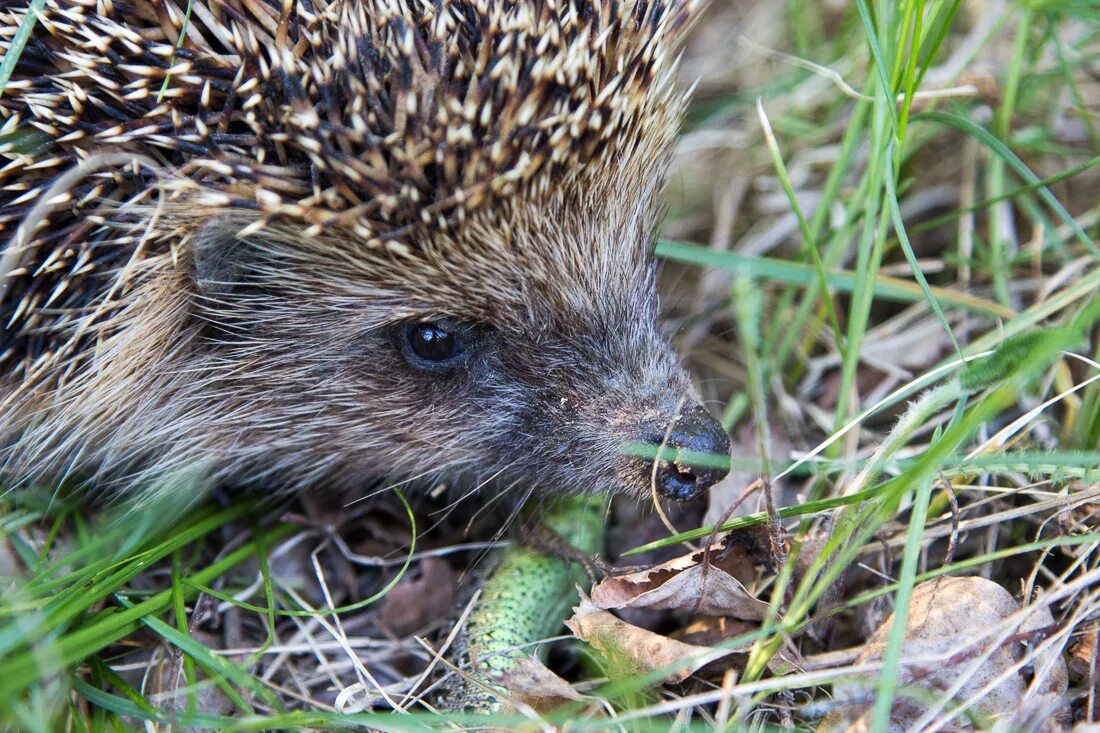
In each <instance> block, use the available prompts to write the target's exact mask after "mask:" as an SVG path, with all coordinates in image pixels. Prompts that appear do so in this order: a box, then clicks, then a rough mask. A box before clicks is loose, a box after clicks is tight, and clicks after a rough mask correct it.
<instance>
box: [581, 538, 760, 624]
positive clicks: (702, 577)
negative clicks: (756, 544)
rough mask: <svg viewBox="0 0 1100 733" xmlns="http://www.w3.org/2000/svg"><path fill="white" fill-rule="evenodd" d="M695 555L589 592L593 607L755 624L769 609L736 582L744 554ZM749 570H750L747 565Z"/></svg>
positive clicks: (613, 580)
mask: <svg viewBox="0 0 1100 733" xmlns="http://www.w3.org/2000/svg"><path fill="white" fill-rule="evenodd" d="M704 556H705V554H704V553H703V552H693V553H690V554H687V555H683V556H681V557H678V558H675V559H673V560H669V561H668V562H666V563H662V564H660V565H657V566H654V567H652V568H649V569H647V570H642V571H639V572H636V573H628V574H626V575H616V576H613V577H610V578H605V579H604V580H602V581H600V582H599V583H597V584H596V585H595V586H593V588H592V603H594V604H595V605H596V606H597V607H599V608H603V609H609V608H659V609H666V610H674V611H686V612H688V613H695V614H700V615H703V616H733V617H734V618H739V619H744V620H748V621H759V620H761V619H763V618H764V615H765V614H766V613H767V610H768V604H767V603H764V602H763V601H760V600H757V599H756V598H755V597H753V595H752V594H751V593H749V591H748V589H747V588H745V586H744V585H743V584H742V583H741V581H740V580H738V579H737V578H736V577H735V574H743V573H744V570H743V568H744V565H745V557H746V556H745V553H744V551H743V550H742V548H740V547H737V546H734V547H733V548H731V549H730V550H729V551H728V552H725V553H721V552H716V551H712V552H711V553H710V561H709V562H703V558H704ZM750 567H751V564H750Z"/></svg>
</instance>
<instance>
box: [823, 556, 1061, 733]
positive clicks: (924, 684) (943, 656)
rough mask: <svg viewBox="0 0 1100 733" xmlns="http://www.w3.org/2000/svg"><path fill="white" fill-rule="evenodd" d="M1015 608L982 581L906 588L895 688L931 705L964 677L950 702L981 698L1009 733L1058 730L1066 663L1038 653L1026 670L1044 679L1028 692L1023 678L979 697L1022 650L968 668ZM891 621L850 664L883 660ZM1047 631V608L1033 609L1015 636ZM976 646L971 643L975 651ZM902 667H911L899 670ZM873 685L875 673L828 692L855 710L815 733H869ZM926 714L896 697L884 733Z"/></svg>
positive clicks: (1004, 651) (1005, 647)
mask: <svg viewBox="0 0 1100 733" xmlns="http://www.w3.org/2000/svg"><path fill="white" fill-rule="evenodd" d="M1019 608H1020V606H1019V604H1018V603H1017V602H1016V600H1015V599H1014V598H1013V597H1012V595H1011V594H1010V593H1009V592H1008V591H1006V590H1005V589H1004V588H1002V587H1001V586H999V585H997V584H996V583H994V582H992V581H990V580H986V579H984V578H977V577H964V578H951V577H948V578H939V579H937V580H931V581H928V582H926V583H921V584H920V585H918V586H916V587H915V588H913V593H912V596H911V598H910V603H909V616H908V620H907V623H906V628H905V637H906V640H905V644H904V647H903V651H902V657H903V661H902V667H901V672H900V674H899V678H898V683H899V686H900V688H910V689H912V688H921V689H923V690H925V691H927V692H928V694H929V695H930V696H931V697H932V698H933V699H934V698H936V697H937V696H938V695H942V694H943V691H944V690H947V689H949V688H951V686H952V685H954V684H955V683H956V682H958V681H959V679H960V675H963V674H965V675H966V681H965V684H963V686H962V687H961V688H960V689H959V691H958V693H957V694H956V695H955V699H956V700H970V699H971V698H973V697H974V696H976V695H980V696H981V697H980V699H979V700H978V701H977V702H976V703H975V705H974V707H975V708H976V709H977V710H978V711H980V712H981V713H982V714H984V715H988V716H990V717H992V718H994V719H995V720H999V721H1000V722H1001V724H1002V725H1006V726H1007V728H1008V729H1017V728H1019V729H1024V730H1036V731H1043V732H1047V731H1049V732H1053V731H1058V730H1062V729H1063V725H1062V722H1061V721H1060V720H1059V717H1060V716H1061V714H1062V713H1063V712H1065V711H1064V704H1063V702H1062V700H1061V697H1062V696H1063V695H1064V694H1065V691H1066V686H1067V675H1066V667H1065V662H1064V661H1062V659H1061V656H1060V655H1059V654H1058V652H1057V650H1053V651H1047V652H1044V653H1043V654H1040V655H1039V656H1038V657H1037V658H1036V659H1035V660H1034V664H1033V667H1034V668H1035V669H1036V671H1038V670H1040V669H1041V670H1044V672H1045V675H1044V677H1043V678H1042V679H1037V680H1036V682H1035V683H1033V684H1031V685H1030V687H1029V683H1028V680H1027V679H1025V677H1024V675H1022V674H1015V675H1010V676H1008V677H1007V678H1006V679H1004V680H1002V681H1001V682H1000V683H999V684H996V685H993V687H992V689H990V690H988V691H985V690H984V688H985V687H986V686H987V685H989V684H991V683H993V682H994V681H995V680H997V679H998V677H1000V676H1001V675H1002V674H1004V673H1005V672H1006V671H1007V670H1009V669H1010V668H1012V666H1013V665H1014V664H1016V662H1017V661H1019V660H1020V659H1021V657H1022V655H1023V653H1024V648H1023V645H1022V644H1019V643H1004V644H1001V645H999V646H998V647H997V648H995V649H993V650H992V652H991V653H990V654H989V656H988V658H986V659H985V661H984V663H982V664H980V665H977V666H975V661H976V660H977V659H979V658H981V657H982V656H983V655H984V654H985V653H986V652H987V651H988V649H987V646H988V644H990V643H991V642H992V641H994V640H992V639H986V640H985V641H981V639H982V637H983V635H984V634H985V633H986V632H988V631H990V630H991V629H994V628H996V627H998V626H999V625H1000V624H1001V623H1002V622H1003V621H1004V620H1005V619H1006V618H1008V617H1009V616H1011V615H1012V614H1014V613H1015V612H1016V611H1018V610H1019ZM893 618H894V617H893V615H891V616H890V618H888V619H887V620H886V621H885V622H884V623H883V624H882V625H881V626H879V628H878V630H876V631H875V633H874V634H873V635H872V636H871V638H870V639H869V640H868V641H867V643H866V644H865V645H864V647H863V650H862V651H861V652H860V654H859V657H858V658H857V660H856V664H857V666H858V664H859V663H861V662H873V661H876V660H879V659H881V658H882V655H883V654H884V653H885V650H886V646H887V643H888V637H889V635H890V627H891V625H892V624H893ZM1051 624H1053V619H1052V618H1051V615H1050V611H1049V610H1048V609H1047V608H1046V607H1038V608H1036V610H1035V611H1034V612H1033V613H1032V614H1031V616H1029V617H1028V618H1027V619H1026V620H1025V621H1024V622H1023V624H1021V626H1020V628H1019V630H1018V633H1019V634H1026V633H1027V632H1029V631H1036V630H1041V629H1043V628H1044V627H1047V626H1050V625H1051ZM975 640H978V642H977V643H976V644H975V643H974V641H975ZM906 660H913V661H910V662H909V663H906ZM1048 665H1049V666H1048ZM877 677H878V673H877V672H873V673H871V672H869V673H867V674H864V675H858V676H855V677H851V678H849V679H848V680H847V681H845V682H838V683H837V684H835V685H834V686H833V692H834V695H835V697H836V699H837V700H838V701H842V700H845V699H848V700H852V701H856V700H858V701H860V702H859V703H856V704H853V705H851V706H848V707H846V708H841V709H839V710H836V711H834V712H833V713H830V714H829V715H828V716H826V718H825V720H824V721H823V722H822V724H821V726H820V727H819V728H818V731H819V733H825V732H826V731H828V732H829V733H832V731H841V730H843V731H855V730H865V729H868V728H867V726H868V725H869V724H870V721H871V716H872V708H873V705H874V703H873V701H871V702H867V700H868V693H873V692H874V689H875V688H874V685H875V682H876V680H877ZM872 698H873V695H872ZM926 710H927V708H926V707H925V705H924V704H923V703H922V702H920V701H919V700H918V699H917V698H915V697H913V696H911V695H902V694H899V695H898V696H897V698H896V699H895V701H894V705H893V708H892V710H891V713H890V725H889V727H888V728H887V730H888V731H889V732H890V733H901V732H902V731H906V730H909V729H910V728H911V727H912V726H913V725H914V724H916V722H917V721H918V720H920V719H921V717H922V716H923V715H924V714H925V712H926ZM1036 714H1041V716H1042V721H1041V722H1040V723H1039V724H1038V725H1035V726H1032V725H1030V724H1028V725H1023V724H1022V719H1021V716H1023V717H1026V718H1028V720H1030V719H1031V718H1032V717H1034V716H1035V715H1036ZM1015 723H1020V725H1015ZM953 725H955V726H956V727H959V726H961V727H962V728H964V729H965V728H966V727H967V718H966V717H965V716H963V717H961V718H957V719H956V720H955V721H954V723H953Z"/></svg>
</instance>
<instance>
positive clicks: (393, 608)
mask: <svg viewBox="0 0 1100 733" xmlns="http://www.w3.org/2000/svg"><path fill="white" fill-rule="evenodd" d="M455 582H456V581H455V574H454V571H453V570H451V566H450V565H448V564H447V562H446V561H445V560H441V559H440V558H438V557H426V558H424V559H423V560H422V561H421V562H420V577H419V578H417V579H415V580H402V581H401V582H400V583H398V584H397V585H396V586H394V587H393V588H391V589H390V592H389V593H387V594H386V597H385V599H384V600H383V602H382V618H381V621H380V623H381V624H382V626H384V627H385V628H387V629H389V631H390V632H391V633H393V634H394V635H396V636H404V635H405V634H410V633H412V632H413V631H416V630H417V629H422V628H424V627H426V626H427V625H428V624H430V623H431V622H433V621H435V620H436V619H439V618H441V617H442V616H444V615H445V614H446V613H447V612H448V610H449V609H450V608H451V605H452V604H453V603H454V592H455Z"/></svg>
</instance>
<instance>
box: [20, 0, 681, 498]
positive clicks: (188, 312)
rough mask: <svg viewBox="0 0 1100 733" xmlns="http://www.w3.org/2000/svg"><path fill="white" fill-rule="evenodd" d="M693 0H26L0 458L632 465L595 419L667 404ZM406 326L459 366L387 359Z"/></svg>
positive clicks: (638, 422)
mask: <svg viewBox="0 0 1100 733" xmlns="http://www.w3.org/2000/svg"><path fill="white" fill-rule="evenodd" d="M701 1H702V0H282V2H276V1H275V0H208V1H206V2H203V1H200V0H196V2H194V3H188V4H184V3H180V2H177V0H157V1H156V2H153V1H151V0H130V1H129V2H123V1H122V0H46V3H45V7H44V9H43V10H42V12H41V13H39V14H38V16H37V27H36V28H35V30H34V33H33V34H32V36H31V38H30V40H29V42H28V43H27V45H26V47H25V49H24V50H23V53H22V56H21V57H20V59H19V63H18V64H17V66H16V68H15V71H14V73H13V76H12V78H11V80H10V82H9V83H8V85H7V87H6V88H5V90H4V95H3V96H2V97H0V116H2V117H3V123H2V125H0V156H2V157H3V158H4V159H5V160H6V161H7V162H6V164H5V165H4V166H3V167H2V168H0V205H2V207H0V235H2V236H3V239H4V241H5V242H6V249H0V318H2V319H3V322H4V323H5V324H6V325H5V329H4V330H3V331H0V460H3V461H6V462H7V464H8V466H9V467H11V466H15V467H17V468H19V467H23V468H26V467H27V466H36V467H37V466H47V467H48V466H61V467H62V470H63V471H68V470H70V469H72V470H85V469H87V470H89V471H92V472H97V471H101V470H102V471H103V472H105V473H109V472H113V473H115V474H121V475H125V476H126V480H127V481H132V480H133V479H134V476H137V475H138V473H139V472H140V471H142V470H145V469H144V463H143V462H145V461H147V460H149V458H150V457H153V458H155V459H157V460H158V461H159V463H160V465H162V466H163V465H165V464H166V461H167V463H168V464H171V463H172V462H173V461H175V462H177V463H179V464H180V465H181V466H183V465H186V464H187V463H188V462H189V461H190V462H194V461H196V460H200V461H208V462H210V463H211V465H213V466H214V468H215V473H216V474H217V473H219V472H220V475H221V476H222V477H224V478H225V479H226V480H229V481H240V480H241V477H242V476H246V477H247V479H248V480H247V482H250V483H257V482H260V483H262V481H263V480H264V479H265V477H268V476H270V475H272V474H275V473H277V474H279V475H280V477H281V478H280V482H281V484H283V485H288V486H303V485H307V484H309V483H311V482H316V481H318V480H319V479H320V478H321V477H327V478H328V479H331V478H332V476H333V475H341V476H343V477H344V478H345V479H346V481H345V483H347V484H348V485H354V484H355V483H356V481H360V482H361V477H362V474H363V471H364V469H363V463H364V461H365V460H367V458H370V456H369V455H368V456H366V457H364V456H363V455H362V454H364V453H367V454H369V453H370V451H369V450H365V449H372V450H374V451H375V454H376V456H375V457H376V458H377V461H378V464H379V466H380V467H381V469H382V470H384V471H392V472H393V473H395V474H397V475H399V476H400V475H405V476H409V475H412V474H414V473H415V472H417V471H421V470H423V468H422V467H423V465H425V464H431V463H432V462H433V461H436V462H438V461H437V459H438V456H440V455H443V454H445V455H446V457H447V460H448V461H451V462H452V463H454V464H456V465H457V464H462V465H463V466H465V467H467V468H469V467H474V468H471V469H470V470H471V471H472V472H473V473H474V474H475V476H476V477H477V478H479V479H480V478H481V477H483V476H484V475H485V474H489V473H491V474H493V475H496V473H498V472H502V471H505V470H506V469H508V468H509V467H511V466H513V465H516V464H522V467H523V468H524V470H523V471H521V472H519V473H518V474H517V475H520V474H522V475H523V476H524V477H525V478H532V477H534V478H536V479H540V480H541V479H543V478H545V479H547V480H548V481H549V482H551V483H555V484H557V485H559V486H564V487H566V488H567V489H568V487H570V486H573V487H581V486H589V487H595V488H596V489H597V490H608V491H611V490H616V489H615V487H616V486H620V487H621V486H623V485H626V484H630V485H631V487H632V488H631V490H632V491H635V492H641V491H643V490H644V489H643V488H642V487H643V486H644V482H642V481H641V479H639V478H638V477H637V476H636V475H635V473H630V476H631V478H629V479H626V478H623V476H624V475H625V474H626V473H629V472H634V471H635V468H634V467H633V466H625V464H624V463H623V459H622V454H621V450H620V448H621V444H622V443H623V442H624V440H629V439H632V436H635V434H636V433H637V432H638V431H640V430H642V429H643V427H642V426H650V425H653V424H657V423H660V424H667V423H668V421H669V420H673V419H674V417H670V416H669V414H668V413H669V411H670V410H673V409H674V408H675V407H676V406H677V405H682V404H684V402H685V400H690V401H692V403H693V404H694V401H695V400H696V398H695V395H694V392H693V390H692V388H691V386H690V383H689V382H688V380H687V378H686V375H685V374H684V373H683V371H682V370H681V369H680V368H679V366H678V364H677V362H676V359H675V356H674V355H673V354H672V352H671V350H670V349H669V347H668V345H667V343H665V342H664V341H663V340H662V339H661V338H660V337H659V335H658V334H657V331H656V327H655V323H654V322H655V304H654V297H653V296H654V285H655V284H654V279H655V276H654V263H653V258H652V254H651V251H650V243H651V240H652V235H653V229H654V226H655V220H656V216H657V211H656V206H655V203H654V201H655V197H656V194H657V192H658V190H659V188H660V185H661V183H662V176H663V168H664V166H665V165H666V163H667V157H668V151H669V148H670V145H671V142H672V138H673V136H674V134H675V130H676V126H677V123H678V120H679V117H680V114H681V112H682V108H683V97H682V96H681V95H680V94H679V93H677V92H675V91H674V90H673V88H672V84H671V73H672V70H673V69H674V67H675V63H674V61H675V60H674V58H673V54H674V51H675V48H676V44H677V43H678V42H679V40H680V39H681V37H682V36H683V34H684V31H685V29H686V28H687V26H688V24H689V23H690V21H691V19H692V18H693V17H694V15H695V14H696V12H697V10H698V7H699V5H700V4H701ZM27 12H28V10H27V8H26V7H16V6H14V5H8V6H7V7H4V8H0V49H2V50H3V51H4V52H5V53H7V52H8V51H9V50H10V48H11V44H12V39H13V37H14V36H15V33H16V29H17V28H19V27H20V25H21V24H22V23H23V22H24V20H25V18H26V13H27ZM416 319H452V320H453V321H454V322H456V323H459V324H461V327H462V328H466V327H467V326H469V327H473V326H475V325H476V326H477V327H478V328H479V329H482V330H479V331H476V334H483V335H476V334H475V331H470V334H471V335H470V338H471V340H476V339H481V340H480V341H478V343H479V344H480V349H481V351H480V352H479V353H478V355H477V362H476V364H472V365H471V366H469V367H468V368H467V369H466V371H464V372H462V373H461V374H458V375H452V376H451V377H449V378H448V379H446V380H435V381H432V380H430V379H428V378H427V377H426V376H425V375H424V374H414V373H412V372H411V371H409V369H408V366H409V365H408V364H403V363H402V362H401V359H400V354H399V353H398V352H397V351H396V350H395V349H393V348H392V343H390V342H389V341H387V340H386V339H387V338H388V337H386V336H385V334H384V333H383V332H384V331H386V329H387V328H390V327H391V326H394V327H395V326H397V325H400V324H402V323H406V322H410V321H415V320H416ZM211 326H212V327H213V328H211ZM488 331H491V332H492V334H490V335H484V333H485V332H488ZM523 339H526V340H523ZM391 340H392V339H391ZM387 344H389V345H388V346H387ZM363 354H369V355H370V357H369V360H370V363H369V364H367V365H366V366H363V367H362V368H361V369H360V368H358V367H357V366H355V365H356V363H357V362H362V361H363V360H364V359H363V356H362V355H363ZM662 421H664V422H662ZM644 429H645V430H650V427H645V428H644ZM168 446H171V447H173V448H174V450H175V452H174V453H173V454H172V456H171V458H170V459H166V458H165V453H166V447H168ZM93 454H94V455H93ZM272 456H275V457H276V458H275V460H273V459H272ZM104 466H107V467H108V468H109V469H110V471H107V469H103V467H104ZM600 466H603V468H600ZM43 470H45V469H43ZM461 470H462V471H465V470H466V468H463V469H461ZM570 471H571V472H572V473H571V474H570V473H569V472H570ZM601 471H602V473H601ZM330 482H332V483H336V484H340V481H339V480H335V481H330ZM578 490H581V489H580V488H578Z"/></svg>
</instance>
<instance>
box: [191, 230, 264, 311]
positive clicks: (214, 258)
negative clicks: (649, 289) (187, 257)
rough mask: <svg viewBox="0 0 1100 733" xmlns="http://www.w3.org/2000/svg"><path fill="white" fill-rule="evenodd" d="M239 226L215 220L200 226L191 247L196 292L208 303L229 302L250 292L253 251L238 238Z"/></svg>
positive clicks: (246, 241) (253, 248) (242, 239)
mask: <svg viewBox="0 0 1100 733" xmlns="http://www.w3.org/2000/svg"><path fill="white" fill-rule="evenodd" d="M239 231H240V226H239V225H234V224H232V223H230V222H227V221H224V220H221V219H215V220H213V221H210V222H207V223H206V224H204V225H203V226H202V228H201V229H200V230H199V232H198V233H197V234H196V235H195V238H194V239H193V240H192V244H191V262H192V266H193V267H194V278H195V289H196V290H197V291H198V294H199V296H201V297H202V298H204V299H210V300H222V301H224V300H228V299H230V298H232V297H233V296H235V295H239V294H241V292H242V291H245V290H249V289H251V283H250V280H251V278H250V277H249V273H250V272H251V271H252V264H253V262H254V260H255V257H256V250H255V247H254V246H253V245H252V243H251V242H249V241H248V240H247V239H244V238H242V237H240V236H238V232H239Z"/></svg>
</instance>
